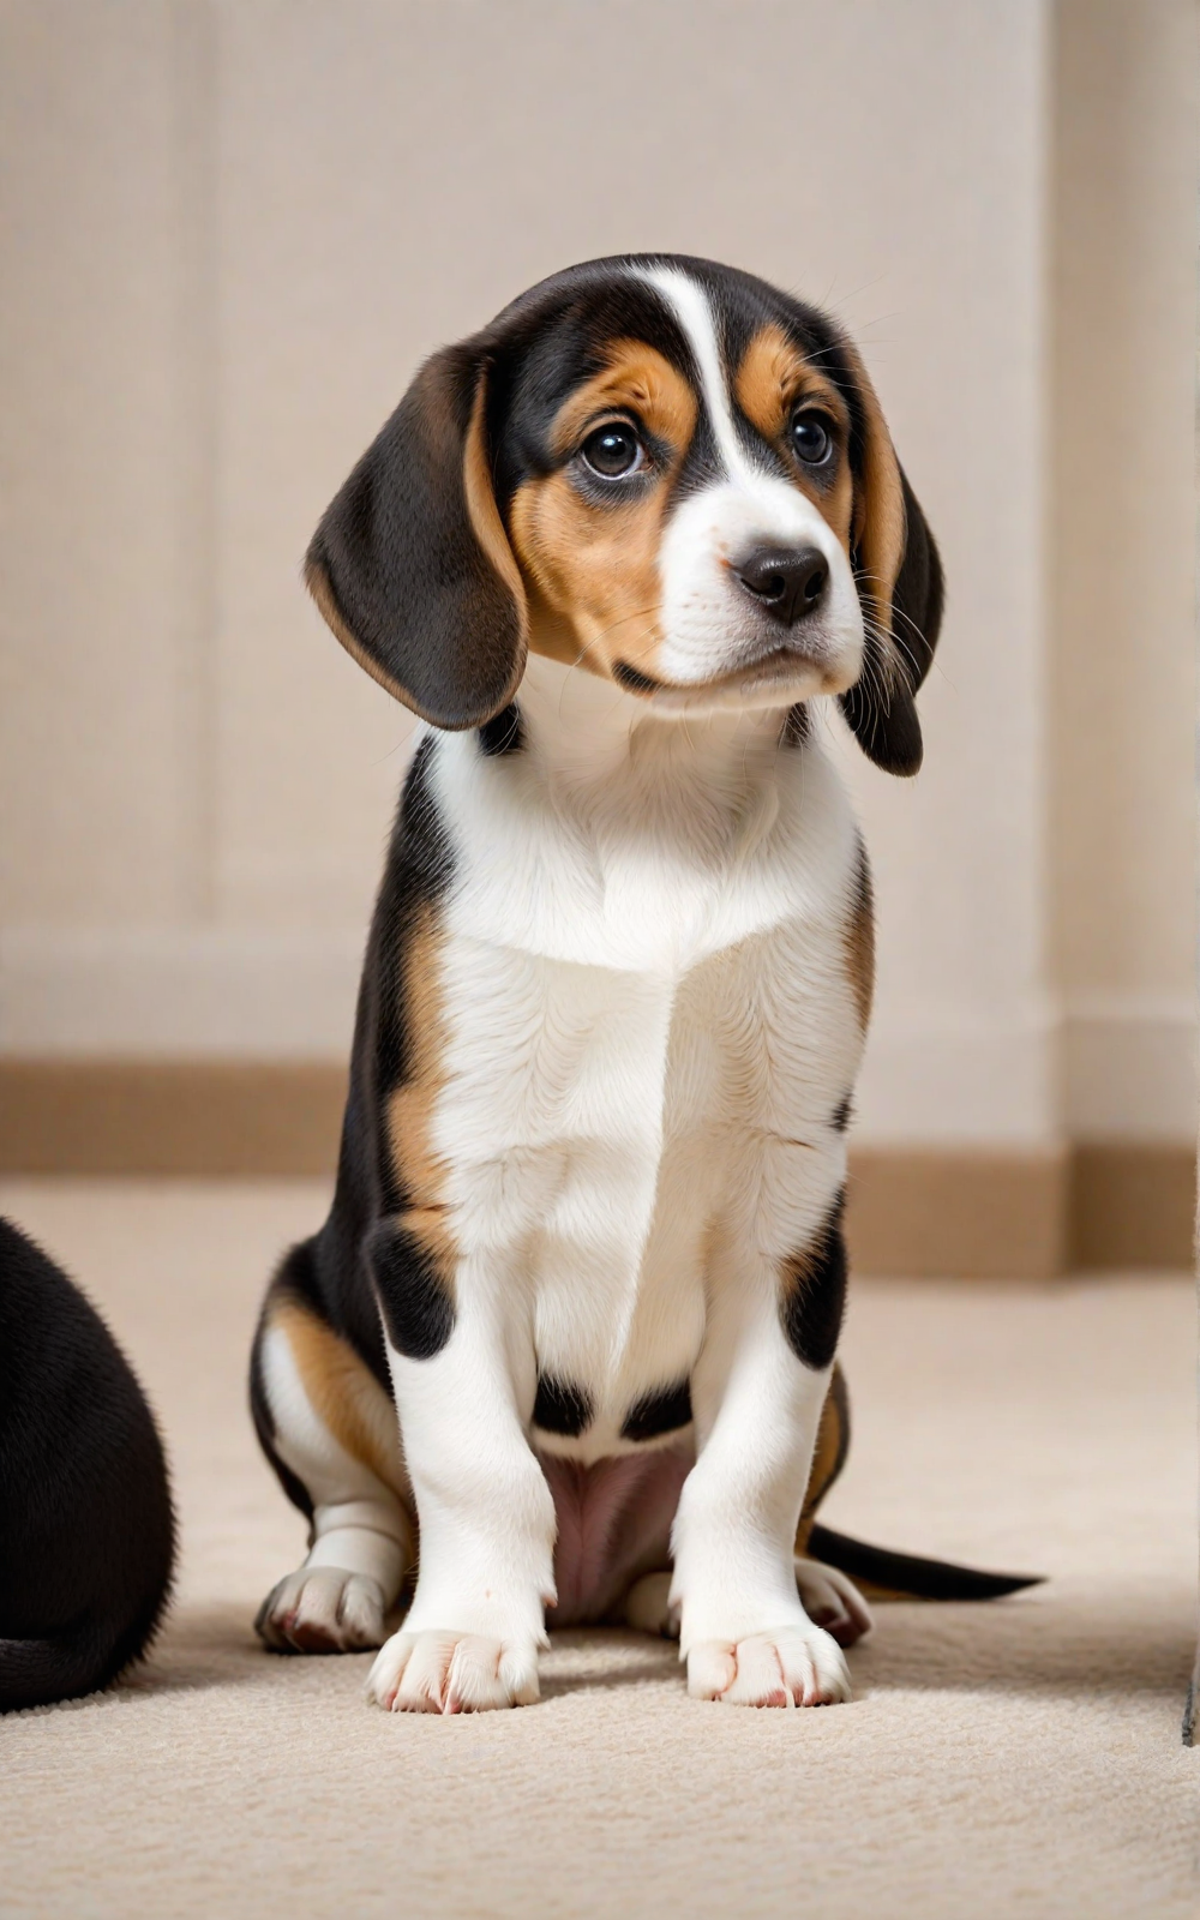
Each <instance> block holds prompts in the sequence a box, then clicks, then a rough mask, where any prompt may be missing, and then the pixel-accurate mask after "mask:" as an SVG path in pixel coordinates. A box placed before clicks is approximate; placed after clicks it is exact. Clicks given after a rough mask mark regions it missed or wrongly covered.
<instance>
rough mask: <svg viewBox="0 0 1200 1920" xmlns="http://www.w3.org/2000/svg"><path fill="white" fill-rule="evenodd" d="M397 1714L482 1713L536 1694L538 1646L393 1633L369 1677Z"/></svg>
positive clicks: (373, 1690)
mask: <svg viewBox="0 0 1200 1920" xmlns="http://www.w3.org/2000/svg"><path fill="white" fill-rule="evenodd" d="M367 1698H368V1699H369V1700H374V1701H375V1702H376V1703H377V1705H379V1706H381V1707H385V1708H387V1709H388V1710H389V1711H391V1712H393V1713H483V1712H485V1711H486V1710H487V1709H488V1708H489V1707H527V1706H530V1705H532V1703H533V1702H534V1701H535V1700H536V1699H537V1698H538V1671H537V1648H536V1646H534V1645H532V1644H530V1645H529V1646H517V1645H505V1643H504V1642H503V1641H501V1640H491V1639H487V1638H485V1637H484V1635H482V1634H477V1633H455V1632H451V1631H447V1632H444V1633H438V1632H428V1633H394V1634H393V1635H392V1637H391V1639H390V1640H389V1641H388V1642H387V1645H386V1646H384V1647H383V1648H382V1649H381V1651H380V1653H379V1656H378V1658H377V1659H376V1661H375V1665H374V1666H373V1667H372V1668H371V1673H370V1677H369V1678H368V1680H367Z"/></svg>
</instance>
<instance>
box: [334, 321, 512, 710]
mask: <svg viewBox="0 0 1200 1920" xmlns="http://www.w3.org/2000/svg"><path fill="white" fill-rule="evenodd" d="M486 411H487V367H486V362H485V359H484V356H483V355H482V354H481V353H480V352H479V351H478V350H477V349H476V348H475V347H474V346H473V345H472V343H471V342H469V341H468V342H467V343H466V344H465V345H463V346H460V347H450V348H447V349H446V350H445V351H444V352H442V353H438V354H435V355H434V356H433V358H432V359H431V360H427V361H426V363H425V365H424V366H423V367H422V368H421V370H420V372H419V373H418V374H417V376H416V378H415V380H414V381H413V383H412V385H411V386H410V388H409V389H408V392H407V393H406V394H405V396H404V398H403V400H402V401H401V402H400V405H399V406H398V407H397V409H396V411H395V413H394V414H393V415H392V417H391V419H390V420H389V421H388V423H387V425H386V426H385V427H384V428H383V430H382V432H381V433H380V434H379V436H378V438H377V439H376V440H375V441H374V443H373V444H372V445H371V446H370V447H368V449H367V451H366V453H365V454H364V455H363V457H362V459H361V460H360V461H359V463H358V465H357V466H356V467H355V469H354V471H353V473H352V474H351V475H350V478H349V479H348V480H347V482H346V484H345V486H344V487H343V488H342V490H341V492H340V493H339V494H338V495H337V497H336V499H335V500H334V501H333V503H332V505H331V506H330V507H329V508H328V509H327V510H326V512H325V515H324V517H323V518H322V520H321V524H320V526H319V527H318V528H317V531H316V533H315V534H314V536H313V540H312V544H311V545H310V547H309V549H308V555H307V558H306V561H305V569H304V571H305V579H306V580H307V582H308V586H309V590H310V591H311V593H312V596H313V598H314V600H315V601H316V603H317V605H318V606H319V607H320V609H321V612H322V613H323V614H324V616H325V618H326V620H327V621H328V622H329V625H330V627H331V628H332V629H333V631H334V633H335V634H336V635H337V637H338V639H339V640H340V641H341V643H342V645H343V646H344V647H345V648H346V650H347V651H348V652H349V653H351V654H353V656H354V658H355V659H356V660H357V661H358V663H359V665H360V666H361V667H365V669H366V671H367V672H368V673H369V674H370V675H371V676H372V678H373V679H375V680H378V681H379V683H380V685H381V686H383V687H386V688H387V690H388V692H389V693H391V694H394V696H395V698H396V699H397V700H402V701H403V702H404V705H405V706H407V707H411V708H412V709H413V711H414V713H418V714H419V715H420V716H421V718H422V719H423V720H428V721H431V722H432V724H433V725H434V726H435V727H445V728H448V729H451V730H454V731H458V730H461V729H462V728H464V727H477V726H481V725H482V724H483V722H484V721H486V720H490V719H491V718H492V716H493V714H496V713H499V712H500V711H501V709H502V708H503V707H505V706H507V704H508V702H509V701H510V700H511V698H512V696H513V694H514V692H515V691H516V688H517V685H518V683H519V681H520V678H521V675H522V673H523V672H524V668H525V657H526V652H527V645H528V616H527V611H526V605H525V594H524V589H523V587H522V584H521V577H520V573H519V571H518V568H517V563H516V561H515V559H514V558H513V553H512V549H511V547H510V546H509V544H508V538H507V536H506V534H505V531H504V526H503V523H502V521H501V518H500V513H499V510H498V508H497V506H496V496H495V492H494V490H493V487H492V478H491V460H490V456H489V453H488V448H487V439H486V433H487V429H486Z"/></svg>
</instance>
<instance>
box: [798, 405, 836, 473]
mask: <svg viewBox="0 0 1200 1920" xmlns="http://www.w3.org/2000/svg"><path fill="white" fill-rule="evenodd" d="M792 445H793V447H794V448H795V449H796V454H797V457H798V458H799V459H801V460H803V462H804V464H805V466H806V467H820V466H823V465H824V463H825V461H826V460H828V458H829V456H830V454H831V453H832V452H833V435H832V434H831V433H830V431H829V427H828V424H827V422H826V421H825V420H824V419H823V418H822V417H821V415H820V414H819V413H798V414H797V415H796V417H795V419H794V420H793V421H792Z"/></svg>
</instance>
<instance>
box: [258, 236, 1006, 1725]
mask: <svg viewBox="0 0 1200 1920" xmlns="http://www.w3.org/2000/svg"><path fill="white" fill-rule="evenodd" d="M307 579H308V584H309V587H310V588H311V591H312V593H313V594H314V596H315V598H316V601H317V603H318V605H319V607H320V609H321V611H322V613H323V614H324V616H325V618H326V620H327V621H328V623H329V625H330V626H331V627H332V629H333V631H334V633H335V634H336V635H337V638H338V639H339V640H340V641H341V642H342V644H343V646H344V647H346V649H347V650H348V651H349V652H350V653H351V654H352V655H353V656H354V658H355V659H356V660H357V661H358V662H359V664H360V665H361V666H362V667H364V668H365V669H366V671H367V672H368V673H369V674H371V675H372V677H373V678H374V679H376V680H377V681H379V683H380V684H381V685H382V686H384V687H386V688H387V690H388V691H389V692H390V693H391V694H393V695H394V696H395V698H396V699H397V700H400V701H402V702H403V703H404V704H405V705H406V706H408V707H410V708H412V709H413V711H414V712H415V713H417V714H418V715H419V716H420V719H421V721H422V723H423V725H422V727H421V730H420V734H419V743H418V745H417V748H416V752H415V756H414V758H413V761H412V766H411V770H410V772H409V774H408V778H407V781H406V783H405V786H404V791H403V795H402V797H401V801H400V807H399V812H398V815H397V819H396V823H395V828H394V831H393V834H392V838H391V844H390V848H389V851H388V856H387V864H386V869H385V872H384V877H383V884H382V887H381V890H380V893H379V899H378V904H377V906H376V910H375V916H374V920H373V923H372V927H371V933H370V939H369V943H368V947H367V954H366V963H365V967H364V971H363V979H362V989H361V995H360V999H359V1004H358V1016H357V1026H356V1033H355V1040H354V1050H353V1061H352V1068H351V1081H350V1092H349V1099H348V1103H347V1107H346V1116H345V1127H344V1132H343V1136H342V1146H341V1156H340V1161H339V1167H338V1175H337V1188H336V1194H335V1197H334V1200H333V1206H332V1211H331V1212H330V1215H329V1218H328V1219H327V1221H326V1222H325V1225H324V1226H323V1227H322V1228H321V1230H320V1232H319V1233H318V1234H316V1236H315V1237H314V1238H313V1239H311V1240H308V1241H306V1242H305V1243H304V1244H303V1245H301V1246H298V1247H296V1248H295V1249H294V1250H293V1251H292V1252H291V1253H290V1254H289V1255H288V1256H287V1258H286V1259H285V1260H284V1262H283V1264H282V1266H281V1268H280V1270H279V1272H278V1273H277V1274H276V1276H275V1278H274V1279H273V1281H272V1282H271V1286H270V1288H269V1291H268V1294H267V1298H266V1302H265V1305H264V1308H263V1313H262V1319H261V1323H260V1326H259V1329H258V1333H257V1336H256V1340H255V1345H254V1354H253V1364H252V1380H251V1398H252V1406H253V1411H254V1417H255V1421H256V1424H257V1428H258V1432H259V1436H260V1439H261V1441H262V1444H263V1446H264V1448H265V1450H266V1452H267V1454H268V1456H269V1458H270V1460H271V1462H272V1464H273V1465H274V1468H275V1470H276V1472H277V1474H278V1476H279V1478H280V1480H281V1482H282V1484H283V1486H284V1488H285V1490H286V1492H287V1493H288V1494H289V1495H290V1497H291V1499H292V1500H293V1501H294V1502H295V1503H296V1505H297V1506H299V1507H301V1508H302V1509H303V1511H304V1512H305V1513H306V1514H307V1515H308V1516H309V1517H310V1521H311V1545H310V1550H309V1553H308V1555H307V1558H306V1559H305V1561H304V1564H303V1566H302V1567H301V1568H300V1569H299V1571H298V1572H296V1573H294V1574H292V1575H290V1576H289V1577H288V1578H287V1579H285V1580H284V1581H282V1582H281V1583H280V1585H279V1586H277V1587H276V1588H275V1590H274V1592H273V1593H272V1594H271V1595H270V1596H269V1597H268V1599H267V1601H266V1602H265V1603H264V1607H263V1610H262V1613H261V1614H260V1617H259V1623H258V1624H259V1630H260V1632H261V1634H262V1635H263V1637H264V1639H265V1640H266V1641H267V1643H268V1644H269V1645H272V1646H276V1647H279V1648H288V1647H290V1648H297V1649H303V1650H314V1651H315V1650H321V1651H326V1650H334V1649H351V1648H364V1647H377V1646H378V1647H381V1651H380V1652H379V1654H378V1657H377V1659H376V1660H375V1663H374V1667H373V1669H372V1672H371V1677H370V1683H369V1692H370V1694H371V1696H372V1697H373V1698H374V1699H375V1700H376V1701H377V1702H378V1703H379V1704H380V1705H381V1706H384V1707H387V1708H397V1709H410V1710H419V1711H426V1712H428V1711H439V1712H456V1711H460V1710H470V1709H480V1708H487V1707H501V1706H510V1705H514V1704H518V1703H522V1702H528V1701H533V1700H535V1699H536V1698H537V1697H538V1653H539V1649H540V1648H542V1647H544V1646H545V1645H546V1644H547V1642H546V1628H547V1624H548V1623H549V1624H550V1625H565V1624H569V1623H572V1622H582V1621H595V1620H606V1621H621V1622H627V1623H629V1624H632V1625H633V1626H636V1627H643V1628H647V1629H652V1630H656V1631H666V1632H678V1635H679V1642H680V1649H681V1657H682V1658H683V1659H684V1660H685V1661H686V1663H687V1684H688V1689H689V1691H690V1692H691V1693H692V1694H693V1695H695V1696H696V1697H697V1698H700V1699H704V1700H723V1701H730V1702H740V1703H744V1704H748V1705H756V1706H776V1705H788V1704H791V1703H795V1704H797V1705H805V1706H810V1705H817V1704H820V1703H823V1702H830V1701H838V1700H844V1699H846V1698H847V1696H848V1694H849V1680H848V1676H847V1670H846V1665H845V1661H844V1660H843V1657H842V1653H841V1650H840V1647H839V1645H838V1638H840V1639H842V1640H843V1641H847V1642H848V1641H850V1640H852V1639H853V1638H854V1637H856V1635H857V1634H858V1633H859V1632H861V1631H862V1630H863V1628H864V1627H865V1626H866V1625H867V1624H868V1621H869V1615H868V1613H867V1610H866V1607H865V1605H864V1602H863V1600H862V1599H861V1597H860V1595H859V1593H858V1592H857V1590H856V1588H855V1587H854V1586H853V1585H852V1584H851V1582H850V1580H849V1579H847V1578H846V1577H845V1575H844V1574H843V1573H841V1572H840V1571H838V1570H837V1569H836V1568H833V1567H830V1566H821V1565H819V1564H817V1563H816V1562H815V1561H813V1560H812V1559H810V1558H808V1557H807V1556H806V1551H805V1550H806V1547H807V1545H808V1542H809V1536H810V1533H811V1530H812V1516H813V1512H814V1510H815V1506H816V1502H817V1500H818V1499H819V1497H820V1494H821V1493H822V1492H823V1491H824V1489H825V1487H826V1486H827V1485H828V1483H829V1480H830V1479H831V1478H832V1476H833V1474H834V1472H836V1469H837V1466H838V1465H839V1464H840V1459H841V1455H842V1453H843V1452H844V1445H845V1437H846V1418H845V1400H844V1394H843V1392H842V1390H841V1384H840V1379H839V1376H838V1375H836V1374H835V1372H834V1355H835V1351H836V1348H837V1342H838V1333H839V1328H840V1326H841V1322H842V1311H843V1299H844V1294H845V1288H846V1254H845V1248H844V1244H843V1238H842V1207H843V1195H844V1190H845V1181H846V1128H847V1121H848V1117H849V1114H850V1106H851V1099H852V1094H853V1088H854V1080H855V1075H856V1073H857V1071H858V1065H859V1059H860V1056H861V1054H862V1048H863V1036H864V1032H865V1029H866V1025H867V1017H868V1012H869V1009H870V1004H871V986H872V918H871V886H870V878H869V872H868V867H867V860H866V855H865V853H864V850H863V846H862V842H861V839H860V836H859V832H858V828H857V826H856V824H855V820H854V815H853V813H852V811H851V807H850V804H849V802H848V800H847V797H846V794H845V792H844V790H843V787H842V784H841V781H840V780H839V778H838V775H837V773H836V772H835V770H834V767H833V765H832V763H831V760H830V758H829V756H828V755H827V753H826V751H825V749H824V747H823V745H822V740H821V728H820V726H817V725H814V724H813V721H812V719H811V717H810V715H811V703H813V702H814V701H824V702H829V701H836V702H837V703H838V705H839V706H840V708H841V711H842V713H843V715H844V717H845V720H846V721H847V722H848V724H849V726H850V728H851V730H852V732H853V733H854V734H855V736H856V737H857V739H858V741H859V743H860V745H861V746H862V748H863V750H864V751H865V752H866V753H867V754H868V755H869V756H870V758H871V759H872V760H873V761H875V762H876V764H877V765H879V766H881V767H883V768H886V769H887V770H888V771H889V772H891V773H895V774H911V773H915V772H916V770H917V767H918V766H919V764H920V759H921V730H920V726H919V723H918V719H917V712H916V707H915V705H914V695H915V693H916V691H917V688H918V687H919V686H920V684H921V682H922V680H923V679H924V677H925V674H926V672H927V670H928V667H929V662H930V658H931V655H932V653H933V649H934V645H935V643H936V640H937V636H938V626H939V622H940V617H941V607H942V578H941V571H940V568H939V564H938V557H937V551H936V548H935V547H934V544H933V540H932V538H931V537H930V534H929V531H928V528H927V527H926V524H925V519H924V516H923V515H922V513H921V509H920V507H919V506H918V505H917V502H916V500H915V498H914V497H913V494H912V491H911V489H910V487H909V485H908V483H907V481H906V479H905V477H904V473H903V470H902V469H901V467H900V464H899V462H898V460H897V458H896V454H895V452H894V450H893V447H892V443H891V440H890V438H889V435H888V430H887V427H886V425H885V423H884V419H883V415H882V413H881V411H880V407H879V402H878V400H877V399H876V396H875V393H874V390H873V388H872V386H871V382H870V380H869V378H868V376H867V373H866V370H865V368H864V366H863V363H862V360H861V358H860V356H859V354H858V352H857V350H856V349H855V347H854V346H853V345H852V344H851V342H850V341H849V340H848V339H847V337H846V336H845V334H844V333H843V332H842V331H841V329H840V328H839V327H838V326H837V325H835V324H834V323H833V322H832V321H831V320H829V319H827V318H826V317H825V316H824V315H822V314H820V313H818V312H817V311H816V310H815V309H814V308H812V307H809V306H805V305H803V304H801V303H800V302H799V301H798V300H795V299H792V298H791V297H790V296H788V295H786V294H784V293H780V292H778V291H777V290H776V289H775V288H773V287H771V286H768V285H766V284H765V283H764V282H763V281H761V280H757V279H755V278H753V277H752V276H751V275H749V274H745V273H739V272H736V271H734V270H732V269H730V268H728V267H723V266H718V265H714V264H713V263H711V262H709V261H703V260H696V259H690V258H682V257H676V256H671V255H664V254H656V255H642V256H629V257H624V258H617V259H609V260H599V261H593V262H590V263H589V264H587V265H583V266H578V267H573V268H570V269H569V270H567V271H566V272H563V273H560V274H556V275H554V276H553V277H552V278H551V279H549V280H546V281H543V282H542V283H541V285H539V286H537V287H534V288H533V289H532V290H531V291H530V292H528V293H525V294H523V295H522V296H521V297H520V298H519V299H518V300H516V301H514V302H513V304H512V305H511V306H509V307H506V308H505V310H504V311H503V312H502V313H501V314H500V315H499V316H498V318H497V319H496V320H494V321H493V322H492V324H491V325H490V326H488V327H486V328H485V329H484V330H483V331H482V332H481V333H478V334H476V335H474V336H473V337H472V338H471V339H468V340H465V341H463V342H462V343H461V344H459V345H457V346H453V347H449V348H447V349H445V350H444V351H442V352H439V353H436V354H435V355H434V356H433V357H432V359H430V360H428V361H427V362H426V363H425V365H424V366H423V367H422V368H421V370H420V372H419V373H418V374H417V376H416V378H415V380H414V381H413V383H412V385H411V387H410V388H409V390H408V392H407V393H406V395H405V396H404V399H403V400H402V401H401V403H400V405H399V407H398V408H397V410H396V412H395V413H394V414H393V415H392V417H391V419H390V420H389V421H388V422H387V424H386V425H385V427H384V428H383V430H382V432H381V433H380V435H379V437H378V439H377V440H376V441H375V442H374V444H373V445H372V446H371V447H370V448H369V449H368V451H367V452H366V454H364V456H363V458H362V459H361V461H360V462H359V464H358V465H357V467H356V468H355V469H354V471H353V473H352V474H351V475H350V478H349V479H348V480H347V482H346V484H345V486H344V487H343V488H342V490H341V492H340V493H339V494H338V495H337V497H336V499H335V500H334V502H333V504H332V506H331V507H330V508H329V510H328V512H327V513H326V514H325V517H324V519H323V520H322V521H321V524H320V526H319V528H318V530H317V533H316V536H315V538H314V539H313V542H312V545H311V547H310V549H309V553H308V561H307ZM820 1537H822V1538H823V1539H824V1540H825V1541H826V1542H830V1541H832V1542H834V1543H835V1544H836V1543H837V1536H836V1535H829V1534H824V1535H822V1536H820ZM418 1540H419V1556H418ZM843 1545H844V1546H845V1547H847V1548H852V1549H853V1550H854V1551H855V1552H857V1553H858V1554H859V1556H860V1562H861V1556H862V1555H863V1554H864V1553H865V1554H867V1555H868V1559H869V1557H870V1551H871V1550H868V1549H864V1548H860V1547H858V1545H857V1543H843ZM798 1556H799V1557H798ZM867 1571H868V1572H870V1571H871V1568H870V1566H868V1567H867ZM964 1578H969V1576H964ZM414 1581H415V1584H413V1583H414ZM1014 1584H1019V1583H1018V1582H1004V1581H1001V1582H1000V1584H999V1585H995V1584H993V1585H992V1586H991V1587H988V1588H987V1589H986V1590H987V1591H1007V1590H1010V1588H1011V1586H1012V1585H1014ZM408 1586H411V1588H412V1591H411V1601H410V1604H409V1605H408V1608H407V1612H406V1613H405V1615H404V1617H403V1620H402V1622H401V1625H400V1629H399V1631H397V1632H394V1633H393V1634H392V1635H391V1637H390V1638H387V1637H386V1629H385V1617H386V1615H387V1614H388V1612H389V1610H390V1609H391V1608H392V1607H393V1606H394V1605H395V1603H396V1601H397V1599H398V1597H399V1596H400V1595H401V1593H402V1591H404V1590H405V1589H406V1587H408ZM814 1615H815V1616H816V1617H815V1618H814ZM821 1620H824V1621H825V1622H826V1625H822V1624H819V1622H820V1621H821ZM827 1627H832V1628H833V1629H834V1632H831V1631H828V1630H827ZM835 1633H836V1635H837V1636H838V1638H835Z"/></svg>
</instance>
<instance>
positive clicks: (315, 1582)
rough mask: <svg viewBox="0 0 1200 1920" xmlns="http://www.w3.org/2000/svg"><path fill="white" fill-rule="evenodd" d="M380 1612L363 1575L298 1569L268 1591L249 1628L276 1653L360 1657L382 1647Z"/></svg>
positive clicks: (376, 1588) (377, 1595)
mask: <svg viewBox="0 0 1200 1920" xmlns="http://www.w3.org/2000/svg"><path fill="white" fill-rule="evenodd" d="M385 1610H386V1609H385V1604H384V1595H383V1589H382V1587H381V1586H380V1585H379V1582H378V1581H377V1580H372V1579H371V1578H370V1576H369V1575H368V1574H365V1573H347V1572H345V1571H344V1569H343V1568H341V1567H301V1568H300V1569H299V1571H298V1572H297V1573H289V1575H288V1577H287V1579H286V1580H281V1581H280V1582H279V1585H278V1586H277V1587H273V1588H272V1589H271V1591H270V1593H269V1594H268V1595H267V1597H266V1599H265V1600H264V1601H263V1603H262V1606H261V1607H260V1608H259V1610H258V1618H257V1620H256V1621H255V1622H254V1626H255V1630H256V1631H257V1632H258V1634H259V1635H260V1636H261V1638H262V1639H263V1640H265V1641H266V1643H267V1645H268V1646H269V1647H271V1648H273V1649H274V1651H275V1652H276V1653H362V1652H365V1651H366V1650H367V1649H368V1648H370V1647H378V1646H382V1644H383V1641H384V1638H385V1629H384V1624H383V1616H384V1612H385Z"/></svg>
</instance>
